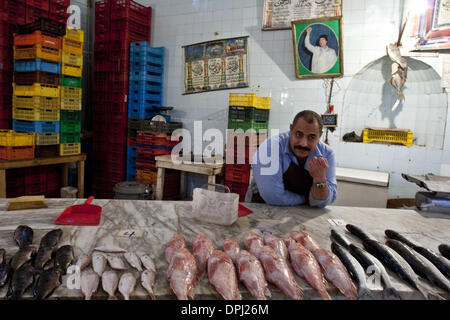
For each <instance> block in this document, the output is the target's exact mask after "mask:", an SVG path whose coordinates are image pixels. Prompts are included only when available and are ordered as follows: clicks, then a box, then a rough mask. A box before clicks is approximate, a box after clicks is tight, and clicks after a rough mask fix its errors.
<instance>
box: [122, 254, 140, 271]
mask: <svg viewBox="0 0 450 320" xmlns="http://www.w3.org/2000/svg"><path fill="white" fill-rule="evenodd" d="M123 256H124V257H125V259H126V260H127V262H128V263H129V264H130V266H132V267H133V268H135V269H137V270H138V271H139V272H142V264H141V260H139V258H138V256H137V255H136V253H134V252H131V251H129V252H126V253H124V254H123Z"/></svg>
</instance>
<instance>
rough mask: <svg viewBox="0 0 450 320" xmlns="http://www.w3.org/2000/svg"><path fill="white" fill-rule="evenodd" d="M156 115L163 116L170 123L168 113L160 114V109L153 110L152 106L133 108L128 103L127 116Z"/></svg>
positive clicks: (145, 117) (146, 116) (144, 116)
mask: <svg viewBox="0 0 450 320" xmlns="http://www.w3.org/2000/svg"><path fill="white" fill-rule="evenodd" d="M157 115H161V116H163V117H164V118H166V121H167V122H168V123H170V118H171V117H170V116H169V115H166V114H162V113H161V111H158V110H154V109H153V108H152V107H144V106H136V107H135V108H133V107H132V106H130V105H129V106H128V118H138V119H152V118H153V117H155V116H157Z"/></svg>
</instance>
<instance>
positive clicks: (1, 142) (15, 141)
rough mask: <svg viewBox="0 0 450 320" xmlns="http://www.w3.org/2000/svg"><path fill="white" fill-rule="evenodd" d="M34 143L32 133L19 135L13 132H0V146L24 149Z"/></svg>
mask: <svg viewBox="0 0 450 320" xmlns="http://www.w3.org/2000/svg"><path fill="white" fill-rule="evenodd" d="M34 143H35V134H34V133H19V132H15V131H14V130H0V146H4V147H26V146H33V145H34Z"/></svg>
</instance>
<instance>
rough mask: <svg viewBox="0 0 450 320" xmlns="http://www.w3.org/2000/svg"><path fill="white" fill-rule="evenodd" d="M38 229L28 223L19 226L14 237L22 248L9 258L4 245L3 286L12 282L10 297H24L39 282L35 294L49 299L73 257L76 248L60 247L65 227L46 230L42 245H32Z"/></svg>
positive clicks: (0, 264)
mask: <svg viewBox="0 0 450 320" xmlns="http://www.w3.org/2000/svg"><path fill="white" fill-rule="evenodd" d="M33 235H34V231H33V229H32V228H30V227H28V226H23V225H21V226H18V227H17V228H16V230H15V231H14V235H13V238H14V241H15V243H16V244H17V245H18V246H19V250H18V251H17V252H16V253H15V254H14V255H13V256H12V258H11V259H10V261H9V263H7V262H6V259H5V255H6V252H5V250H4V249H0V287H2V286H4V285H6V284H7V283H8V282H9V286H8V292H7V297H9V298H10V299H20V298H21V297H22V295H23V294H24V293H25V291H26V290H27V289H28V288H30V287H31V286H32V285H33V283H35V286H34V289H33V296H34V297H35V298H36V299H45V298H47V297H48V296H50V295H51V294H52V292H53V291H54V290H55V289H56V288H57V287H59V285H60V284H61V275H62V274H65V273H66V270H67V268H68V267H69V265H70V264H71V263H72V261H73V257H74V256H73V248H72V246H70V245H65V246H61V247H59V248H57V244H58V242H59V240H60V238H61V236H62V230H61V229H56V230H52V231H50V232H48V233H47V234H45V235H44V236H43V237H42V239H41V242H40V246H39V249H36V248H35V247H32V246H31V244H32V242H33Z"/></svg>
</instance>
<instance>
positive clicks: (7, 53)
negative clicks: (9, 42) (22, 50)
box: [0, 46, 14, 72]
mask: <svg viewBox="0 0 450 320" xmlns="http://www.w3.org/2000/svg"><path fill="white" fill-rule="evenodd" d="M13 55H14V51H13V48H12V47H8V46H0V61H3V60H12V59H13ZM0 72H1V71H0Z"/></svg>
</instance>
